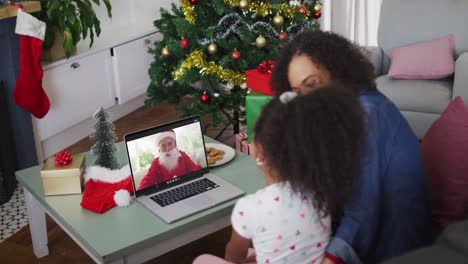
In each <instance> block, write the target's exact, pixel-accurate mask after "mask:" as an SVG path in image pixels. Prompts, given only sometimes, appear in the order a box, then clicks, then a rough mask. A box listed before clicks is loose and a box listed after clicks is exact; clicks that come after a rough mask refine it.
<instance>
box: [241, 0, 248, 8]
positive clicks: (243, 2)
mask: <svg viewBox="0 0 468 264" xmlns="http://www.w3.org/2000/svg"><path fill="white" fill-rule="evenodd" d="M239 7H240V9H242V10H246V9H247V8H249V1H248V0H240V1H239Z"/></svg>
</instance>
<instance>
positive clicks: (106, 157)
mask: <svg viewBox="0 0 468 264" xmlns="http://www.w3.org/2000/svg"><path fill="white" fill-rule="evenodd" d="M93 118H94V120H96V123H95V124H94V133H93V134H92V135H91V138H92V139H94V140H95V141H96V143H95V144H94V146H93V147H92V148H91V152H92V154H93V156H94V157H95V158H96V160H95V161H94V163H93V165H97V166H101V167H104V168H108V169H111V170H114V169H118V168H119V162H118V161H117V158H116V156H115V155H116V152H117V146H116V145H115V141H116V140H117V136H116V135H115V131H114V130H115V126H114V124H113V123H112V121H111V115H110V113H109V112H108V111H106V110H105V109H104V107H101V108H99V110H98V111H97V112H96V113H95V114H94V115H93Z"/></svg>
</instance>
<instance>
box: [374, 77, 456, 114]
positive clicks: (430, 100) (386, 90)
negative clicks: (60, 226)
mask: <svg viewBox="0 0 468 264" xmlns="http://www.w3.org/2000/svg"><path fill="white" fill-rule="evenodd" d="M376 83H377V89H379V91H381V92H382V93H383V94H384V95H385V96H387V97H388V98H389V99H390V100H391V101H393V102H394V103H395V104H396V105H397V106H398V109H400V110H406V111H413V112H424V113H434V114H440V113H442V112H443V111H444V110H445V108H446V107H447V105H448V104H449V103H450V101H451V99H452V87H453V80H451V79H444V80H395V79H392V78H390V77H388V76H387V75H384V76H380V77H379V78H377V80H376Z"/></svg>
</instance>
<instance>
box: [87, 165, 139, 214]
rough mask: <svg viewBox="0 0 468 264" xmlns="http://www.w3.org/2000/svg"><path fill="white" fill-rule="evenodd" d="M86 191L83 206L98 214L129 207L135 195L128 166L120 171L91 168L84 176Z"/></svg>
mask: <svg viewBox="0 0 468 264" xmlns="http://www.w3.org/2000/svg"><path fill="white" fill-rule="evenodd" d="M84 180H85V184H86V186H85V190H84V193H83V198H82V200H81V206H82V207H83V208H86V209H88V210H91V211H93V212H96V213H100V214H102V213H104V212H106V211H107V210H109V209H111V208H113V207H115V206H116V205H118V206H129V205H130V202H131V200H132V195H133V193H134V190H133V183H132V178H131V177H130V168H129V166H128V165H126V166H124V167H122V168H121V169H118V170H110V169H107V168H103V167H100V166H91V167H88V168H87V169H86V173H85V175H84Z"/></svg>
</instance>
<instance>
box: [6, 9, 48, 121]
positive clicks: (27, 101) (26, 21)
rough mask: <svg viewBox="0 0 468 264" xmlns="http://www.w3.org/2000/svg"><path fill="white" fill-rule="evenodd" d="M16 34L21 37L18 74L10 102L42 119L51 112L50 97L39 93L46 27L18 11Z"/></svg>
mask: <svg viewBox="0 0 468 264" xmlns="http://www.w3.org/2000/svg"><path fill="white" fill-rule="evenodd" d="M15 33H16V34H18V35H21V36H20V71H19V76H18V79H17V80H16V85H15V89H14V91H13V98H14V99H15V102H16V104H17V105H18V106H20V107H23V108H25V109H26V110H28V111H30V112H31V113H32V114H33V115H34V116H35V117H37V118H43V117H44V116H45V115H46V114H47V112H48V111H49V108H50V102H49V97H47V94H46V93H45V91H44V89H42V75H43V71H42V66H41V63H40V61H39V60H40V58H41V53H42V41H43V40H44V35H45V23H44V22H42V21H40V20H38V19H37V18H35V17H33V16H31V15H30V14H28V13H25V12H23V11H22V10H21V9H18V15H17V18H16V28H15Z"/></svg>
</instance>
